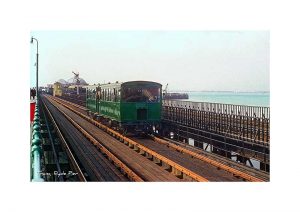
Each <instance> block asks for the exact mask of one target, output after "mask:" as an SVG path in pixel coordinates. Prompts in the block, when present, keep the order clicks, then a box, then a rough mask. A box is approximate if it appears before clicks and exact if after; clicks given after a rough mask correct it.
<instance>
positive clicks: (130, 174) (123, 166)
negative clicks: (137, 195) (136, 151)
mask: <svg viewBox="0 0 300 212" xmlns="http://www.w3.org/2000/svg"><path fill="white" fill-rule="evenodd" d="M50 99H51V100H50ZM49 101H50V102H51V103H52V104H53V102H52V101H55V100H54V99H52V98H49ZM56 102H57V101H56ZM60 104H63V103H60ZM53 106H54V107H56V108H57V109H58V110H59V111H60V112H61V113H62V114H63V115H64V116H65V117H66V118H67V119H68V120H69V121H70V122H71V123H72V124H73V125H74V126H75V127H76V128H77V129H78V130H79V131H80V132H81V133H82V134H83V135H84V136H85V137H86V138H87V139H88V140H89V141H90V142H91V143H92V144H93V145H95V146H96V147H98V148H99V149H100V150H101V151H102V152H104V153H105V154H106V155H107V156H108V157H109V158H110V159H111V160H112V161H113V162H114V163H115V164H116V165H118V166H119V167H120V168H121V169H122V170H123V171H124V172H125V173H126V174H127V175H128V177H129V179H131V180H133V181H136V182H143V181H144V180H143V179H142V178H141V177H140V176H138V175H137V174H136V173H135V172H134V171H133V170H131V169H130V168H129V167H128V166H127V165H126V164H124V163H123V162H122V161H121V160H120V159H118V158H117V157H116V156H115V155H114V154H113V153H111V152H110V151H109V150H108V149H107V148H105V147H104V146H103V145H101V144H100V143H99V141H98V140H96V139H95V138H94V137H93V136H92V135H91V134H90V133H88V132H87V131H86V130H85V129H83V128H82V127H81V126H80V125H79V124H77V123H76V122H75V121H74V120H73V119H72V118H71V117H70V116H68V115H67V114H66V113H65V112H63V111H62V110H61V109H59V108H58V107H57V106H56V105H54V104H53Z"/></svg>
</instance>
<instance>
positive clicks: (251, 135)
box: [162, 100, 270, 145]
mask: <svg viewBox="0 0 300 212" xmlns="http://www.w3.org/2000/svg"><path fill="white" fill-rule="evenodd" d="M162 115H163V116H162V117H163V120H165V121H171V122H174V123H177V124H182V125H185V126H189V127H194V128H197V129H201V130H205V131H208V132H214V133H218V134H221V135H224V137H231V138H235V139H239V140H244V141H249V142H257V143H261V144H267V145H268V144H269V141H270V130H269V128H270V125H269V124H270V108H269V107H258V106H245V105H232V104H220V103H209V102H189V101H178V100H177V101H176V100H164V101H163V114H162Z"/></svg>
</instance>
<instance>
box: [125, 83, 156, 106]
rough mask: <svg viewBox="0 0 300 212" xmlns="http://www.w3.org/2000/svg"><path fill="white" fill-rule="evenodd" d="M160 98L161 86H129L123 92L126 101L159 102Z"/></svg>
mask: <svg viewBox="0 0 300 212" xmlns="http://www.w3.org/2000/svg"><path fill="white" fill-rule="evenodd" d="M160 98H161V96H160V88H159V87H131V88H129V87H127V88H124V90H123V94H122V100H123V101H124V102H159V101H160Z"/></svg>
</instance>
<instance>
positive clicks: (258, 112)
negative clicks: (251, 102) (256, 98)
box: [163, 100, 270, 119]
mask: <svg viewBox="0 0 300 212" xmlns="http://www.w3.org/2000/svg"><path fill="white" fill-rule="evenodd" d="M163 106H173V107H180V108H188V109H196V110H200V111H206V112H214V113H221V114H228V115H241V116H248V117H253V118H255V117H256V118H266V119H270V108H269V107H260V106H247V105H233V104H222V103H211V102H191V101H178V100H163Z"/></svg>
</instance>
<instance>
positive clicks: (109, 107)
mask: <svg viewBox="0 0 300 212" xmlns="http://www.w3.org/2000/svg"><path fill="white" fill-rule="evenodd" d="M98 104H99V105H100V107H99V109H98V111H99V114H101V115H103V116H104V117H107V118H110V119H112V120H116V121H118V122H120V121H121V114H120V102H110V101H99V103H98Z"/></svg>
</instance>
